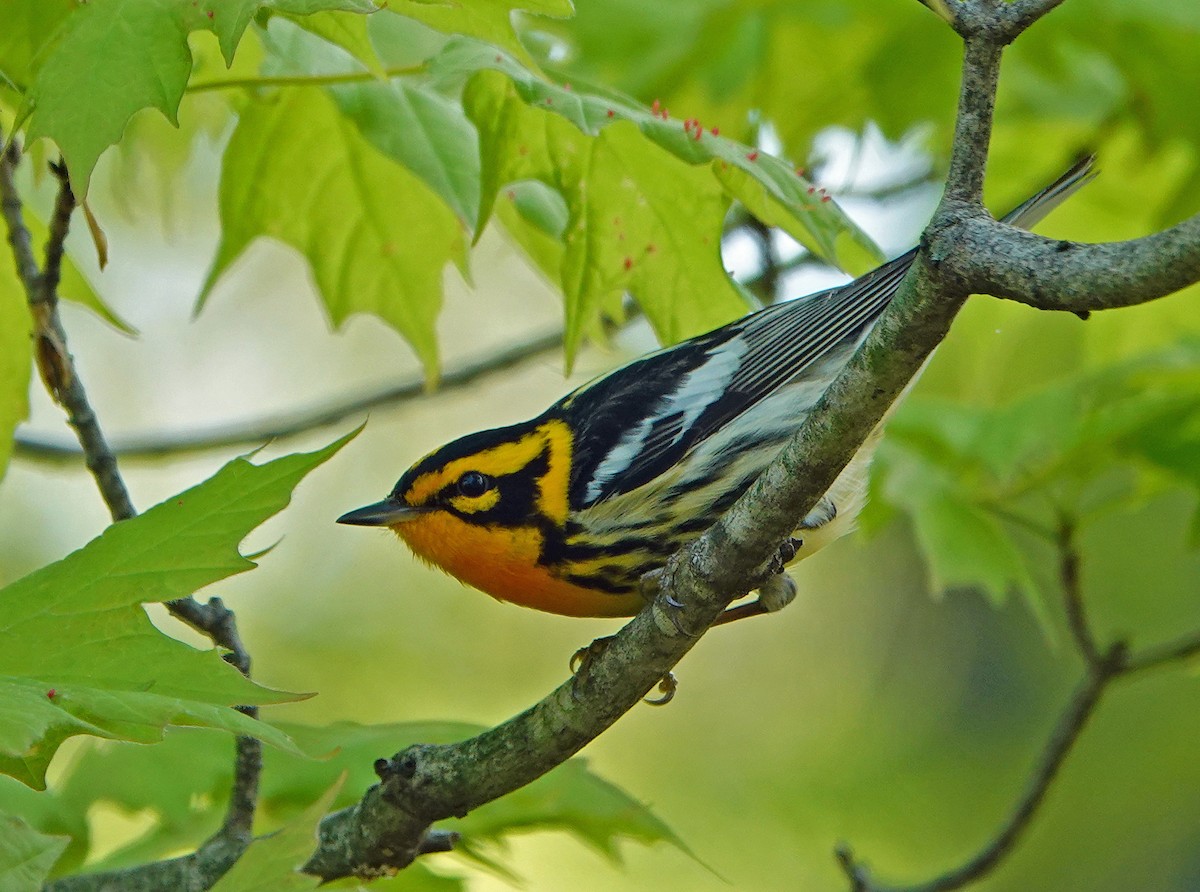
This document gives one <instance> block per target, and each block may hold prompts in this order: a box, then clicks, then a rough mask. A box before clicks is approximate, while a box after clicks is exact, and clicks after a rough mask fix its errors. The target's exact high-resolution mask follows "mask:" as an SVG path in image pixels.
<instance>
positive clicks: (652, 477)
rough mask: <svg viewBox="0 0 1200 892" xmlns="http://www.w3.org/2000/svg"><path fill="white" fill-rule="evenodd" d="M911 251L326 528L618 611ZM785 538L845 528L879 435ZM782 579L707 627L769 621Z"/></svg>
mask: <svg viewBox="0 0 1200 892" xmlns="http://www.w3.org/2000/svg"><path fill="white" fill-rule="evenodd" d="M1094 176H1095V172H1094V171H1093V159H1092V158H1084V159H1082V160H1081V161H1080V162H1078V163H1077V164H1075V165H1074V166H1073V167H1072V168H1071V169H1070V170H1068V171H1067V172H1066V173H1064V174H1063V175H1062V176H1060V177H1059V178H1058V179H1057V180H1055V181H1054V182H1053V183H1051V184H1050V185H1049V186H1047V187H1046V188H1044V189H1042V190H1041V191H1039V192H1038V193H1037V194H1035V195H1033V196H1032V197H1031V198H1029V199H1028V200H1027V201H1025V202H1024V203H1022V204H1021V205H1019V206H1018V207H1017V208H1016V209H1015V210H1013V211H1012V212H1011V213H1009V214H1008V215H1006V216H1005V217H1004V218H1002V219H1003V222H1006V223H1009V224H1011V225H1014V226H1021V227H1025V228H1028V227H1031V226H1032V225H1034V224H1035V223H1037V222H1038V221H1040V220H1041V219H1042V218H1043V217H1044V216H1045V215H1046V214H1048V213H1049V212H1050V211H1051V210H1053V209H1054V208H1055V207H1057V206H1058V205H1059V204H1060V203H1061V202H1063V201H1064V200H1065V199H1066V198H1068V197H1069V196H1070V195H1072V194H1073V193H1074V192H1075V191H1077V190H1078V189H1079V188H1080V187H1081V186H1083V185H1084V184H1085V183H1087V182H1088V181H1089V180H1090V179H1092V178H1093V177H1094ZM916 254H917V249H916V248H913V249H912V250H909V251H908V252H906V253H904V254H902V255H900V256H898V257H896V258H894V259H893V260H890V261H888V262H886V263H884V264H883V265H881V266H879V267H877V268H875V269H873V270H872V271H870V272H868V273H866V274H865V275H863V276H860V277H859V278H857V279H855V280H853V281H851V282H849V283H847V284H844V285H839V286H837V287H834V288H829V289H826V290H823V291H819V292H816V293H814V294H811V295H809V296H807V297H803V298H797V299H794V300H790V301H784V302H780V303H776V304H772V305H769V306H767V307H765V308H763V309H760V310H757V311H756V312H753V313H750V314H749V315H747V316H745V317H743V318H741V319H738V320H736V321H734V322H731V323H729V324H727V325H724V326H722V327H720V328H717V329H714V330H713V331H710V332H708V333H706V334H702V335H699V336H697V337H694V338H691V339H689V340H686V341H683V342H681V343H678V344H676V345H674V346H669V347H666V348H664V349H660V350H658V351H656V352H653V353H650V354H648V355H645V356H642V357H639V358H637V359H634V360H632V361H631V362H629V363H627V364H625V365H623V366H621V367H620V368H617V369H616V370H615V371H611V372H609V373H607V374H604V375H602V376H600V377H598V378H596V379H594V380H592V381H590V382H589V383H587V384H584V385H583V386H582V387H580V388H578V389H577V390H575V391H573V392H571V393H569V394H568V395H566V396H565V397H563V398H562V399H560V400H559V401H558V402H556V403H554V404H553V405H552V406H550V407H549V408H548V409H546V411H545V412H543V413H541V414H540V415H538V416H537V417H536V418H532V419H530V420H528V421H522V422H520V423H517V424H512V425H509V426H506V427H500V428H495V429H491V430H484V431H479V432H476V433H471V434H467V435H466V436H464V437H461V438H459V439H457V440H454V441H453V442H451V443H448V444H446V445H444V446H442V447H440V448H438V449H435V450H434V451H432V452H430V453H429V454H428V455H426V456H425V457H424V458H421V459H419V460H418V461H417V462H416V463H415V464H413V465H412V466H411V467H410V468H409V469H408V470H407V471H405V472H404V473H403V474H402V475H401V477H400V479H399V481H398V482H397V483H396V485H395V486H394V487H393V488H392V490H391V492H390V493H389V494H388V496H387V497H386V498H384V499H383V500H382V501H379V502H376V503H374V504H371V505H367V506H366V507H363V508H359V509H356V510H353V511H349V512H347V513H345V514H343V515H342V516H341V517H339V518H338V520H337V522H338V523H342V524H352V525H359V526H369V527H389V528H391V529H392V530H393V531H394V532H395V533H396V534H398V536H399V537H400V538H401V539H402V540H404V542H405V543H407V545H408V547H409V548H410V549H411V550H412V551H413V553H414V554H415V555H416V556H417V557H418V558H420V559H422V560H423V561H425V562H427V563H429V564H431V565H433V566H435V567H439V568H441V569H442V570H444V571H446V572H447V573H449V574H450V575H452V576H454V577H456V578H457V579H459V580H460V581H462V582H464V583H466V584H467V585H470V586H473V587H474V588H477V589H479V590H481V591H483V592H485V593H487V594H489V595H491V596H493V597H495V598H497V599H499V600H501V601H510V602H513V603H516V604H520V605H524V606H526V607H532V608H535V609H538V610H543V611H547V612H550V613H556V614H562V615H566V616H602V617H616V616H629V615H632V614H634V613H637V612H638V610H640V609H641V607H642V606H643V605H644V604H645V603H646V600H647V598H649V597H651V596H652V593H653V591H654V586H653V584H652V583H653V580H654V579H655V575H656V574H657V573H658V571H660V570H661V569H662V567H663V566H664V565H665V564H666V562H667V560H668V559H669V558H670V557H671V555H672V554H674V553H675V552H677V551H679V550H680V549H681V548H682V547H684V546H686V545H687V544H688V543H689V542H691V541H692V540H694V539H696V538H697V537H699V536H700V535H702V534H703V533H704V532H705V530H707V529H708V528H709V527H710V526H712V525H713V523H715V521H716V520H717V518H718V517H719V516H720V515H721V514H722V513H723V512H724V511H726V510H727V509H728V508H729V507H730V506H731V505H733V503H734V502H736V501H737V499H738V498H739V497H740V496H741V495H742V493H744V492H745V491H746V490H747V489H748V488H749V487H750V485H751V484H752V483H753V482H754V481H755V479H757V477H758V476H759V475H760V474H761V473H762V472H763V470H764V469H765V468H766V467H767V465H769V464H770V463H771V461H772V460H773V459H774V458H775V457H776V455H778V453H779V451H780V450H781V449H782V447H783V445H784V444H785V443H786V442H787V440H788V438H789V437H790V436H791V435H792V434H793V433H794V432H795V431H796V429H797V428H798V427H799V426H800V424H801V423H802V422H803V420H804V418H805V416H806V415H807V413H808V412H809V411H811V409H812V408H813V406H814V405H816V403H817V401H818V400H819V399H820V397H821V395H822V394H823V393H824V392H825V390H826V389H827V388H828V386H829V385H830V383H831V382H832V381H833V380H834V378H835V377H836V376H837V374H838V373H839V372H840V371H841V370H842V368H843V367H845V365H846V363H847V362H848V361H849V359H850V357H851V355H852V354H853V353H854V351H855V349H856V348H857V347H858V345H859V344H860V343H861V342H862V341H863V339H864V338H865V337H866V336H867V334H868V332H869V331H870V329H871V327H872V326H873V324H874V323H875V321H876V320H877V319H878V318H879V316H880V315H881V314H882V313H883V311H884V309H885V308H886V307H887V306H888V304H889V303H890V302H891V300H892V298H893V297H894V296H895V295H896V292H897V290H898V288H899V285H900V282H901V280H902V279H903V278H904V275H905V273H906V272H907V271H908V269H909V267H910V266H911V265H912V263H913V260H914V258H915V257H916ZM881 427H882V423H881V425H880V427H877V428H876V431H875V433H873V434H872V436H871V437H870V438H869V439H868V440H867V441H866V442H865V443H864V444H863V446H862V447H861V448H860V449H859V450H858V453H857V454H856V455H855V457H854V458H853V460H852V461H851V462H850V464H849V465H847V467H846V468H845V469H844V470H843V471H842V472H841V474H840V475H839V476H838V477H837V479H836V480H835V482H834V483H833V484H832V486H831V487H830V488H829V490H828V491H827V492H826V493H825V494H824V496H823V497H822V498H821V500H820V501H819V502H818V504H817V506H816V507H815V508H814V509H813V510H812V512H810V513H809V514H808V516H806V517H805V518H803V520H801V522H800V523H799V525H798V528H797V530H796V531H795V533H794V534H793V536H792V537H791V538H790V539H789V541H788V542H786V543H783V544H782V545H781V561H780V564H781V565H782V564H783V563H790V562H791V561H794V560H799V559H801V558H805V557H808V556H810V555H812V554H814V553H816V552H817V551H819V550H820V549H821V548H823V547H824V546H825V545H827V544H829V543H830V542H832V541H834V540H835V539H837V538H839V537H841V536H842V535H845V534H846V533H847V532H849V531H850V530H852V529H853V526H854V521H855V517H856V515H857V514H858V512H859V510H860V509H861V508H862V506H863V504H864V501H865V492H866V474H867V468H868V463H869V461H870V456H871V453H872V451H873V449H874V446H875V444H876V442H877V441H878V439H879V431H880V428H881ZM795 591H796V588H795V584H794V583H793V582H792V581H791V578H790V577H789V576H787V574H786V573H782V572H781V573H779V574H778V575H777V576H775V577H772V579H771V581H769V582H768V584H767V585H764V586H762V587H761V588H760V589H759V590H758V596H757V599H756V600H755V601H753V602H750V603H748V604H743V605H738V606H735V607H731V608H728V609H727V610H726V612H725V614H723V615H722V617H720V618H719V619H718V623H720V622H724V621H728V620H731V619H738V618H741V617H743V616H750V615H755V614H760V613H769V612H774V611H775V610H777V609H779V608H780V607H782V606H784V605H785V604H786V603H787V602H788V601H790V600H791V599H792V598H793V597H794V596H795Z"/></svg>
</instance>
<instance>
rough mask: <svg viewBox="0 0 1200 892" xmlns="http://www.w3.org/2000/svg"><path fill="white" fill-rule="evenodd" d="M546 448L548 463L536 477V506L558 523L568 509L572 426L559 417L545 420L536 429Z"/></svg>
mask: <svg viewBox="0 0 1200 892" xmlns="http://www.w3.org/2000/svg"><path fill="white" fill-rule="evenodd" d="M536 430H537V431H538V432H540V433H541V435H542V442H543V443H544V444H545V446H546V447H548V448H549V452H550V466H549V467H548V468H547V469H546V473H545V474H543V475H542V476H541V479H539V480H538V508H540V509H541V512H542V514H544V515H546V517H548V518H550V519H551V520H552V521H554V522H555V523H558V524H563V523H566V522H567V514H568V512H569V511H570V503H569V500H568V497H567V496H568V493H567V490H568V488H569V487H570V484H571V429H570V428H569V427H567V425H566V423H565V422H562V421H547V422H546V423H545V424H541V425H539V426H538V427H537V429H536Z"/></svg>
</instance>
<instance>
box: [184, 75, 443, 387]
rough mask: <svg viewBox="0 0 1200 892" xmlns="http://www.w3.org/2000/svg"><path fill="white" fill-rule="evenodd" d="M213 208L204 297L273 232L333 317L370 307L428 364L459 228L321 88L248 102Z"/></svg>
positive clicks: (430, 368) (431, 368)
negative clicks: (298, 260) (217, 236)
mask: <svg viewBox="0 0 1200 892" xmlns="http://www.w3.org/2000/svg"><path fill="white" fill-rule="evenodd" d="M297 120H303V121H304V122H305V125H306V126H305V127H304V128H303V129H299V128H297V127H296V126H295V122H296V121H297ZM314 145H320V146H321V151H319V152H316V151H313V146H314ZM220 209H221V220H222V223H223V229H222V236H221V245H220V247H219V249H218V251H217V256H216V259H215V260H214V262H213V267H212V269H211V270H210V271H209V274H208V278H207V282H206V284H205V287H204V292H203V296H202V298H201V300H202V301H203V300H204V299H205V298H206V297H207V295H208V294H209V293H210V292H211V290H212V288H213V286H214V285H215V284H216V282H217V280H218V279H219V278H220V277H221V276H222V275H223V274H224V272H225V271H226V270H227V269H228V268H229V266H230V265H231V264H232V263H233V261H234V260H236V259H237V258H238V256H240V255H241V254H242V252H243V251H244V250H245V249H246V248H247V247H248V246H249V245H250V243H251V242H252V241H254V239H256V238H258V237H259V236H270V237H272V238H275V239H278V240H279V241H281V242H283V243H285V244H288V245H290V246H292V247H293V248H295V249H296V250H297V251H299V252H300V253H301V254H302V255H303V256H304V258H305V259H306V260H307V261H308V264H309V266H310V268H311V269H312V272H313V276H314V278H315V280H316V285H317V287H318V289H319V291H320V294H321V297H322V298H323V300H324V302H325V305H326V307H327V308H328V310H329V315H330V317H331V319H332V320H333V323H334V324H335V325H340V324H341V323H342V322H344V321H345V320H346V319H347V318H348V317H349V316H351V315H352V314H354V313H358V312H370V313H374V314H375V315H378V316H379V317H381V318H382V319H383V320H384V321H385V322H387V323H388V324H390V325H392V326H393V327H394V328H395V329H396V330H397V331H399V332H400V333H401V334H402V335H403V336H404V337H405V339H406V340H408V342H409V343H410V344H412V346H413V349H414V350H416V352H417V355H418V356H420V357H421V359H422V361H423V362H424V364H425V367H426V370H427V373H428V374H430V375H431V376H432V375H434V374H436V368H437V342H436V339H435V337H434V329H433V324H434V320H435V319H436V318H437V313H438V309H439V307H440V306H441V295H442V273H443V269H444V267H445V265H446V263H447V262H448V261H455V262H458V263H465V242H464V238H463V232H462V227H461V226H460V225H459V224H458V222H457V220H456V219H455V217H454V214H453V212H452V211H451V210H450V209H449V208H448V207H447V206H446V205H445V204H444V203H443V202H442V201H440V200H439V199H438V198H437V197H436V196H435V195H434V194H433V193H432V192H430V190H429V189H428V187H426V186H425V185H424V184H423V183H422V182H421V181H420V180H418V179H417V178H416V177H415V176H414V175H413V174H411V173H409V172H408V171H407V170H405V169H404V168H402V167H400V166H399V165H397V164H395V163H393V162H392V161H390V160H388V159H387V158H385V157H384V156H383V155H381V154H380V153H379V152H378V151H377V150H376V149H375V148H374V147H372V146H371V145H370V144H369V143H368V142H367V141H366V139H365V138H364V137H363V136H362V134H361V133H359V131H358V129H357V128H356V127H355V126H354V124H353V123H351V122H350V121H348V120H347V119H346V118H345V117H343V116H342V115H341V114H339V113H338V111H337V109H336V107H335V106H334V104H333V102H332V101H331V100H330V99H329V98H328V97H327V96H325V95H324V94H322V93H321V92H320V91H317V90H294V91H288V92H285V93H282V94H280V95H278V96H275V97H273V98H272V99H269V100H264V101H260V102H254V103H252V104H250V105H249V106H248V107H247V108H246V110H245V111H244V112H243V114H242V116H241V119H240V121H239V122H238V127H237V129H236V130H235V131H234V134H233V137H232V139H231V141H230V146H229V149H228V151H227V153H226V162H225V166H224V169H223V171H222V175H221V194H220Z"/></svg>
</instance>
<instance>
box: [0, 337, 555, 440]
mask: <svg viewBox="0 0 1200 892" xmlns="http://www.w3.org/2000/svg"><path fill="white" fill-rule="evenodd" d="M561 347H562V331H561V330H555V331H553V332H547V333H543V334H538V335H535V336H534V337H531V338H528V339H526V340H523V341H520V342H518V343H516V344H512V345H509V346H506V347H504V348H502V349H500V350H498V351H496V352H495V353H490V354H488V355H487V356H483V357H480V358H479V359H475V360H471V361H470V362H467V363H464V364H463V365H462V366H459V367H458V368H457V369H454V370H452V371H450V372H447V373H446V374H444V375H442V378H441V382H440V386H439V391H441V392H445V391H447V390H454V389H456V388H459V387H464V386H466V385H468V384H472V383H474V382H475V381H478V380H479V379H481V378H484V377H486V376H488V375H490V374H492V373H493V372H498V371H502V370H505V369H510V368H512V367H514V366H516V365H518V364H520V363H522V362H525V361H526V360H530V359H534V358H536V357H538V356H541V355H542V354H545V353H548V352H550V351H553V350H558V349H560V348H561ZM427 394H428V387H427V385H426V383H425V379H424V378H414V379H412V380H409V381H405V382H403V383H400V384H391V385H387V386H383V387H379V388H377V389H375V390H372V391H370V392H367V393H360V394H353V395H350V396H348V397H341V398H339V399H336V400H332V401H330V402H328V403H322V404H320V405H316V406H310V407H308V408H306V409H300V410H297V411H295V412H289V413H283V414H280V415H275V416H271V417H268V418H256V419H251V420H249V421H247V422H245V423H242V424H228V425H220V426H217V427H212V428H204V429H200V430H195V431H185V432H181V433H177V434H158V435H149V436H146V437H140V438H130V439H127V440H125V441H124V442H120V441H118V442H117V444H116V449H115V451H116V453H117V454H118V455H120V456H121V457H122V458H158V457H161V456H164V455H175V454H179V453H186V452H196V451H200V450H206V449H220V448H224V447H229V446H242V445H247V444H257V443H262V442H264V441H266V440H278V439H283V438H286V437H292V436H296V435H298V434H302V433H306V432H308V431H311V430H313V429H315V428H319V427H325V426H326V425H330V424H335V423H337V422H339V421H341V420H343V419H345V418H347V417H350V416H354V415H359V414H360V413H363V412H366V411H368V410H370V409H372V408H375V407H377V406H382V405H395V404H397V403H402V402H405V401H407V400H411V399H415V398H418V397H421V396H424V395H427ZM16 451H17V453H18V454H19V455H21V456H22V457H25V458H32V459H38V460H43V461H63V460H69V459H71V458H73V457H76V456H78V454H79V452H78V449H77V448H76V447H74V446H73V445H72V444H70V443H67V442H64V441H59V440H51V439H47V438H45V437H42V436H40V435H35V434H21V435H18V437H17V439H16Z"/></svg>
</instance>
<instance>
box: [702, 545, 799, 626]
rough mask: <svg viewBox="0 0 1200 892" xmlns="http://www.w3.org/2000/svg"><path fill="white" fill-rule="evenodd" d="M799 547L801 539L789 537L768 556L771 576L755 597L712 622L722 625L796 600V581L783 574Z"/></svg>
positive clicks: (782, 606) (778, 608)
mask: <svg viewBox="0 0 1200 892" xmlns="http://www.w3.org/2000/svg"><path fill="white" fill-rule="evenodd" d="M803 546H804V540H803V539H796V538H791V537H789V538H788V539H787V540H786V541H785V542H784V543H783V544H782V545H780V546H779V550H778V551H777V552H776V553H775V556H774V557H772V558H771V562H770V565H769V566H768V568H767V569H768V571H769V572H770V573H771V574H772V575H771V576H770V577H769V578H768V579H767V581H766V582H764V583H763V584H762V585H760V586H759V587H758V597H757V598H755V599H754V600H753V601H751V602H750V603H748V604H739V605H738V606H736V607H729V608H727V609H726V610H725V612H724V613H722V614H721V615H720V616H718V617H717V620H716V622H714V623H713V625H714V626H723V625H725V624H726V623H731V622H733V621H734V620H739V619H745V618H746V617H749V616H762V615H763V614H766V613H775V612H776V611H778V610H782V609H783V608H784V607H787V606H788V605H789V604H791V603H792V601H794V600H796V581H795V580H794V579H792V577H790V576H788V575H787V565H788V564H789V563H791V561H793V560H794V559H795V557H796V554H797V553H798V552H799V551H800V549H801V548H802V547H803Z"/></svg>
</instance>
